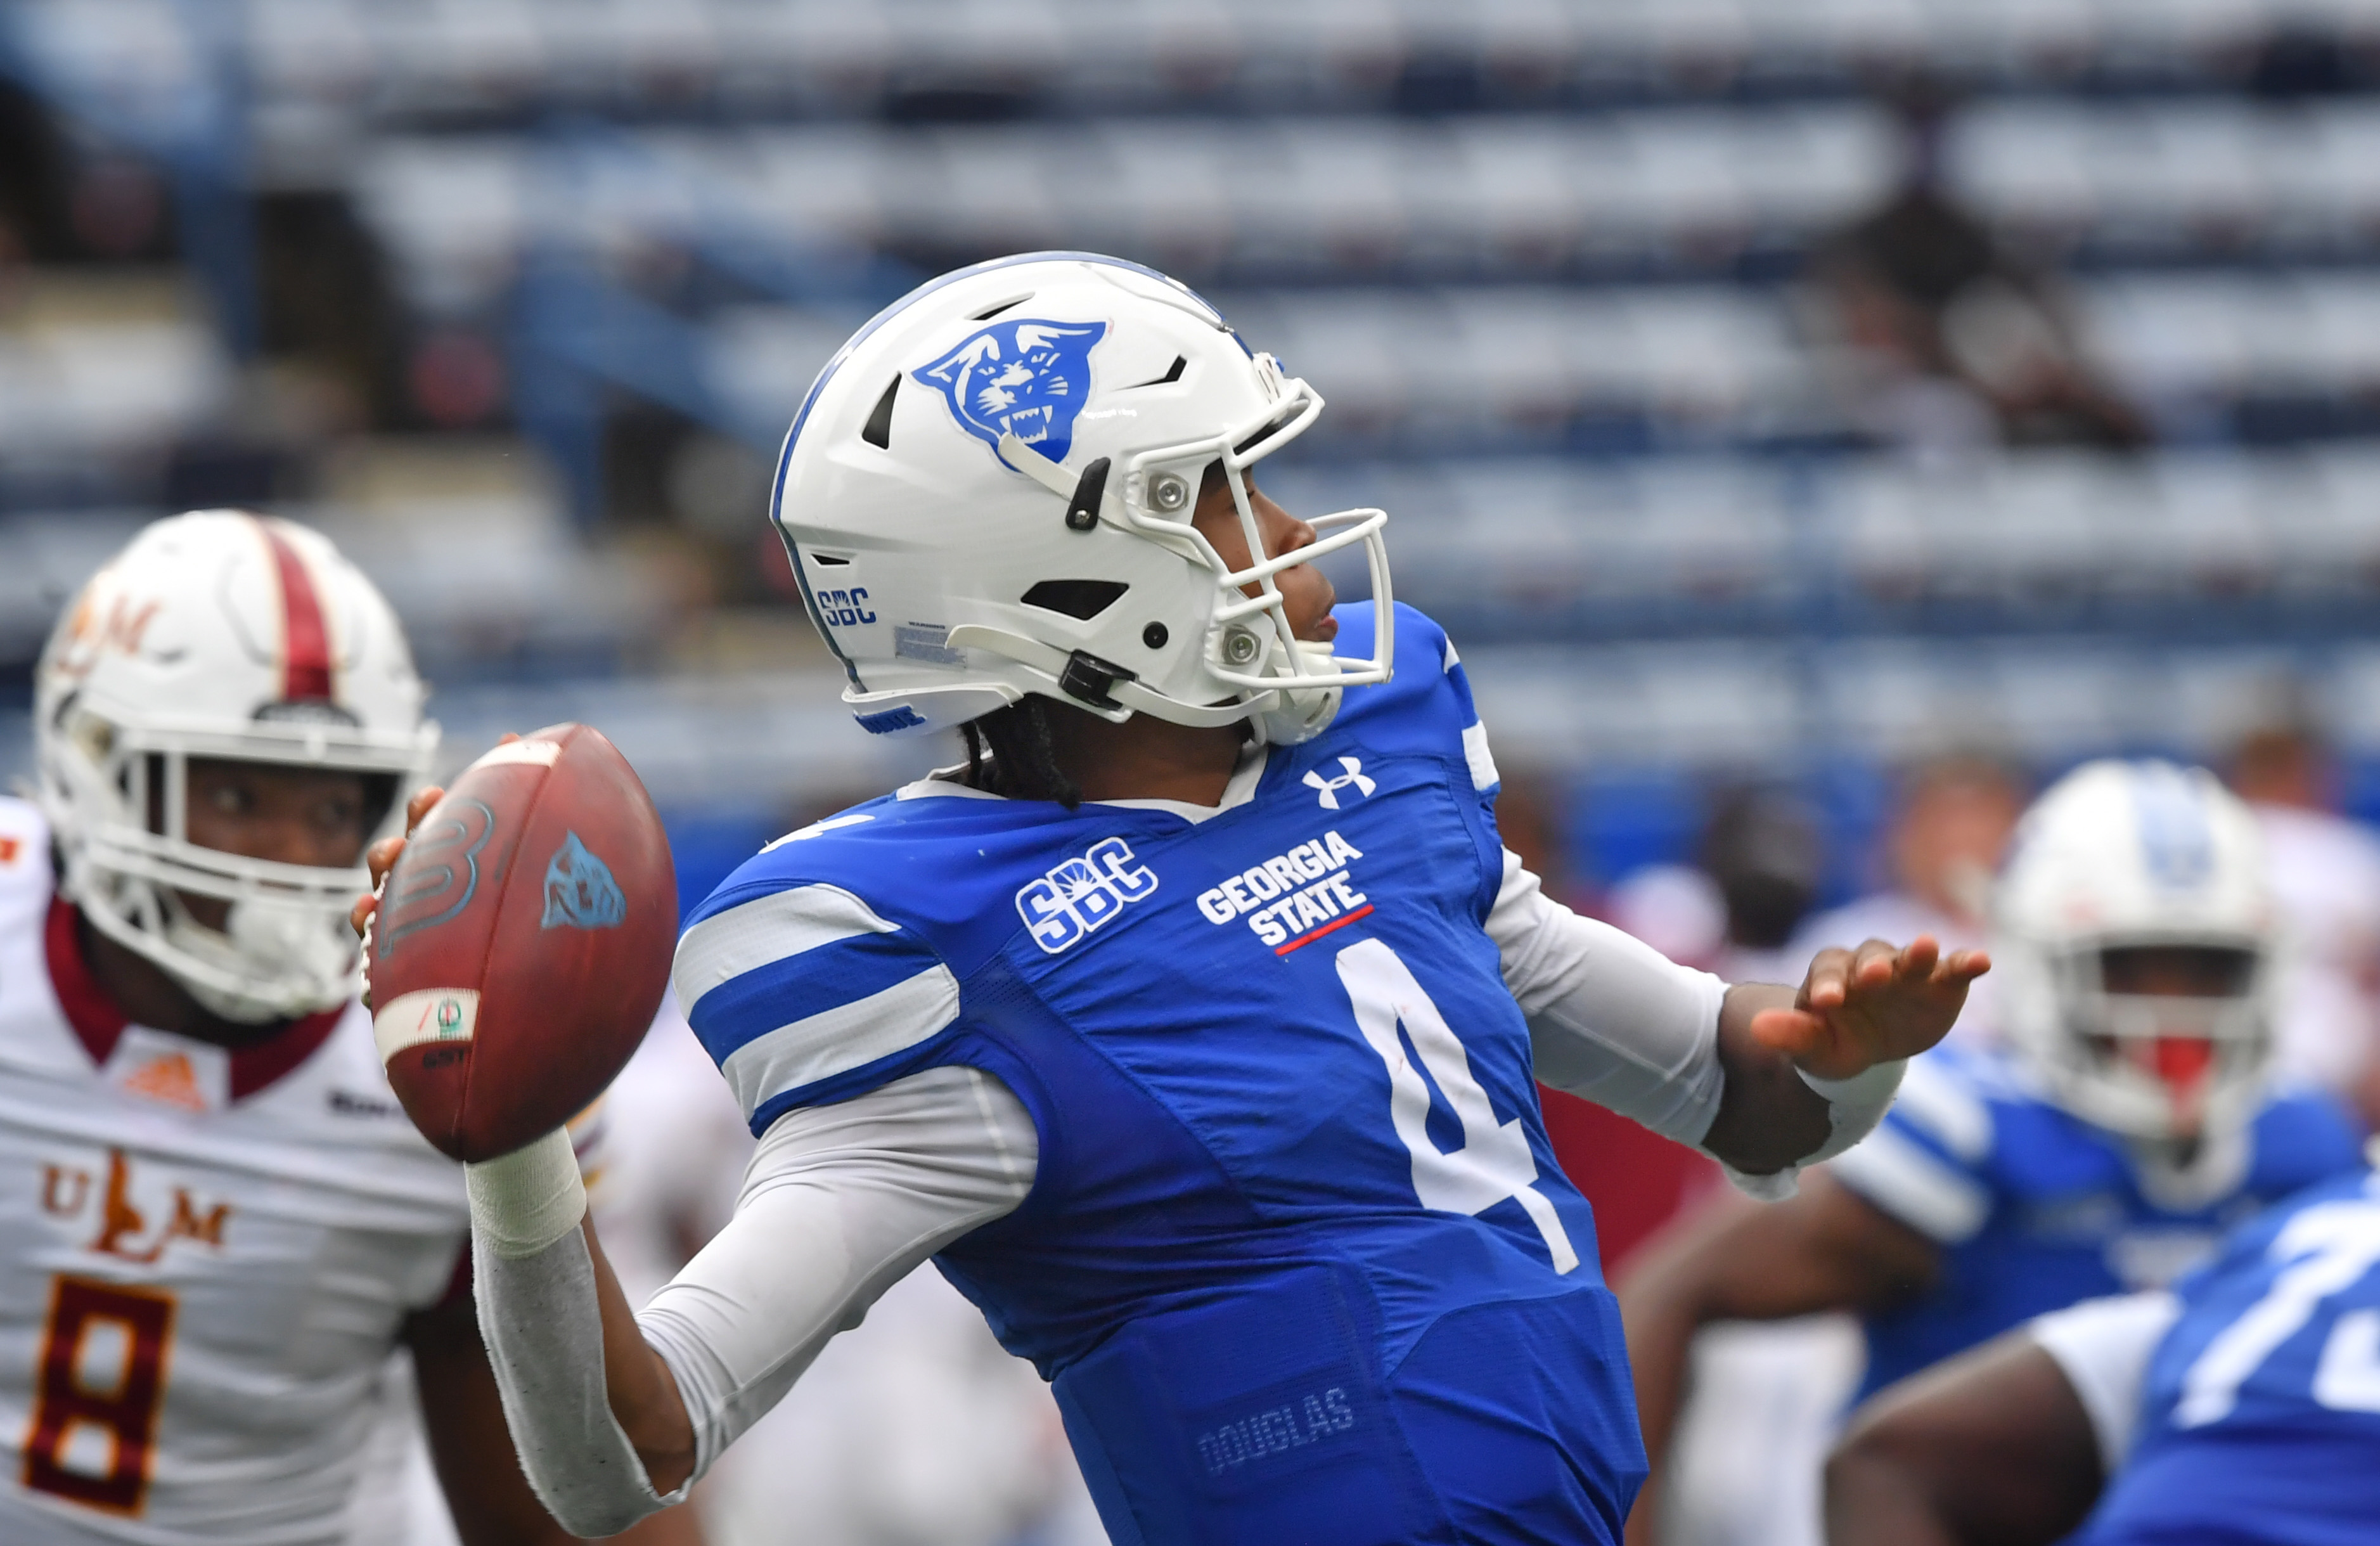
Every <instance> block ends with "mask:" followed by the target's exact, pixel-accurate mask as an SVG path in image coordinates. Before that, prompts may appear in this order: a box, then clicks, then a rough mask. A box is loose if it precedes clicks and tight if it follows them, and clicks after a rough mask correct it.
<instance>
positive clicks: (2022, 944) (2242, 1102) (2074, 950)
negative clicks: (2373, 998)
mask: <svg viewBox="0 0 2380 1546" xmlns="http://www.w3.org/2000/svg"><path fill="white" fill-rule="evenodd" d="M2275 919H2276V914H2275V911H2274V906H2273V901H2272V898H2271V895H2269V893H2268V892H2267V890H2266V887H2265V865H2264V852H2263V844H2262V840H2261V839H2260V837H2259V836H2258V834H2257V828H2256V822H2255V818H2254V816H2253V815H2252V814H2251V813H2250V811H2249V810H2248V808H2247V807H2246V806H2245V805H2243V804H2241V803H2240V800H2239V799H2238V798H2237V797H2234V796H2233V795H2232V794H2231V793H2230V792H2229V791H2228V790H2227V789H2225V788H2224V787H2223V785H2221V784H2219V783H2217V782H2216V778H2215V776H2214V775H2213V774H2212V773H2207V772H2206V771H2205V770H2204V769H2203V768H2182V767H2177V766H2175V765H2174V764H2172V763H2170V762H2157V761H2140V762H2127V761H2099V762H2092V763H2088V764H2086V765H2085V766H2083V767H2081V768H2078V769H2076V770H2075V771H2074V772H2073V773H2069V774H2068V775H2067V776H2066V777H2064V778H2062V779H2060V780H2058V783H2057V784H2056V785H2052V786H2051V787H2050V789H2049V790H2048V791H2047V792H2046V793H2045V794H2044V795H2043V796H2042V797H2040V798H2039V799H2038V800H2036V801H2034V805H2033V809H2032V810H2028V811H2027V812H2026V813H2025V816H2024V819H2023V821H2022V822H2021V823H2020V824H2019V825H2018V827H2017V833H2016V840H2015V844H2014V846H2013V847H2012V849H2011V852H2010V858H2009V861H2008V865H2007V867H2006V869H2005V870H2003V871H2002V874H2001V877H2000V882H1999V886H1998V893H1997V897H1996V906H1995V925H1996V932H1997V937H1996V939H1995V941H1994V943H1993V950H1992V956H1993V963H1994V965H1993V970H1994V975H1996V976H1998V977H2000V978H2002V979H2003V982H2002V984H2001V990H2000V992H2001V995H2002V996H2001V1001H2000V1002H2001V1004H2002V1006H2003V1012H2004V1014H2005V1016H2006V1028H2007V1031H2008V1034H2009V1035H2010V1038H2011V1039H2012V1040H2013V1041H2014V1042H2015V1044H2016V1046H2017V1048H2018V1049H2019V1051H2020V1052H2022V1053H2023V1054H2024V1055H2025V1056H2026V1057H2027V1058H2028V1059H2029V1060H2030V1061H2031V1062H2032V1064H2033V1065H2034V1067H2035V1068H2036V1069H2037V1070H2038V1071H2039V1072H2040V1073H2041V1074H2042V1075H2043V1077H2045V1078H2046V1080H2047V1082H2048V1084H2049V1086H2050V1089H2051V1090H2052V1092H2053V1093H2054V1094H2055V1096H2056V1097H2057V1099H2058V1102H2059V1103H2061V1104H2062V1105H2064V1106H2066V1107H2067V1109H2069V1110H2070V1111H2072V1112H2073V1113H2074V1114H2077V1115H2078V1116H2081V1117H2083V1119H2084V1120H2086V1121H2089V1122H2092V1123H2095V1124H2096V1125H2098V1126H2103V1127H2107V1128H2110V1129H2113V1130H2116V1131H2119V1132H2123V1133H2128V1134H2131V1135H2133V1136H2135V1137H2140V1138H2174V1137H2185V1136H2191V1135H2192V1134H2193V1133H2198V1132H2215V1133H2220V1132H2223V1131H2226V1130H2228V1129H2231V1128H2234V1127H2236V1126H2239V1125H2240V1124H2241V1123H2243V1122H2245V1121H2246V1120H2247V1119H2248V1118H2249V1117H2250V1116H2251V1115H2253V1113H2254V1110H2255V1107H2256V1104H2257V1102H2258V1100H2259V1098H2260V1096H2261V1093H2262V1090H2263V1088H2264V1081H2265V1073H2266V1071H2267V1068H2268V1066H2269V1065H2270V1063H2271V1058H2272V1050H2273V1038H2272V1023H2273V1016H2272V992H2273V979H2274V975H2275V972H2274V967H2275V960H2274V956H2275ZM2144 945H2148V946H2154V945H2169V946H2171V945H2178V946H2185V947H2192V948H2197V949H2203V950H2213V951H2224V952H2230V953H2236V955H2237V956H2238V963H2237V965H2238V970H2237V972H2236V974H2235V980H2234V982H2233V983H2232V987H2233V992H2229V993H2228V994H2224V995H2220V996H2213V997H2205V998H2197V997H2188V998H2184V997H2177V996H2163V997H2151V996H2148V995H2143V994H2130V993H2115V992H2108V991H2107V988H2106V986H2105V983H2104V981H2103V978H2102V975H2101V973H2102V967H2103V965H2104V963H2105V960H2106V954H2107V952H2108V951H2111V950H2120V949H2124V948H2127V947H2134V946H2144Z"/></svg>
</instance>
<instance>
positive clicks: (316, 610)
mask: <svg viewBox="0 0 2380 1546" xmlns="http://www.w3.org/2000/svg"><path fill="white" fill-rule="evenodd" d="M257 524H258V525H259V526H260V527H261V528H262V529H263V531H264V540H265V542H267V543H269V544H271V546H272V548H273V567H274V568H275V569H277V570H278V571H279V572H280V575H281V653H282V667H281V697H282V700H283V701H285V702H290V701H295V700H299V699H307V698H329V697H331V696H332V693H331V633H330V629H329V628H328V627H325V626H324V624H323V621H322V598H321V597H320V596H318V595H316V594H315V592H314V577H313V576H312V575H310V574H309V573H308V572H307V570H306V561H305V560H304V559H302V558H300V557H298V556H297V548H296V547H295V546H294V545H292V544H291V542H290V541H289V539H288V538H286V537H284V536H283V535H282V534H281V533H280V532H278V531H275V530H273V527H272V526H271V525H270V524H269V523H267V522H263V521H259V522H258V523H257Z"/></svg>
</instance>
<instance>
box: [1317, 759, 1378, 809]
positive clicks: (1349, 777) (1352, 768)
mask: <svg viewBox="0 0 2380 1546" xmlns="http://www.w3.org/2000/svg"><path fill="white" fill-rule="evenodd" d="M1339 765H1340V766H1341V767H1342V768H1344V769H1346V770H1347V771H1346V772H1345V773H1341V774H1340V775H1339V776H1338V777H1336V778H1325V777H1323V776H1322V772H1321V770H1320V769H1318V768H1309V769H1308V770H1306V774H1305V786H1306V787H1307V788H1309V789H1311V790H1313V791H1314V792H1315V795H1316V797H1318V799H1320V800H1321V802H1322V809H1323V810H1338V809H1339V791H1340V790H1342V789H1344V788H1346V787H1347V786H1348V785H1351V784H1352V785H1354V786H1355V797H1356V798H1357V799H1361V798H1363V797H1365V796H1366V795H1368V794H1370V793H1371V792H1372V791H1373V790H1374V789H1377V788H1378V787H1379V785H1377V784H1374V783H1373V782H1372V781H1371V780H1370V779H1368V778H1366V777H1365V776H1364V764H1363V763H1362V762H1360V761H1356V760H1355V759H1354V758H1353V757H1342V758H1341V759H1339Z"/></svg>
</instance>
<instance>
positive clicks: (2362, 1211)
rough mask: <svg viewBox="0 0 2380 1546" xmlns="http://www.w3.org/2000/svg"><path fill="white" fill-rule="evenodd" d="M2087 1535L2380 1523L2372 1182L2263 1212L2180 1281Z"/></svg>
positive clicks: (2343, 1542) (2196, 1536) (2370, 1527)
mask: <svg viewBox="0 0 2380 1546" xmlns="http://www.w3.org/2000/svg"><path fill="white" fill-rule="evenodd" d="M2177 1294H2178V1296H2179V1298H2180V1303H2181V1313H2180V1319H2178V1320H2177V1321H2175V1322H2174V1325H2173V1329H2172V1330H2171V1331H2169V1332H2168V1333H2166V1335H2165V1339H2164V1340H2163V1341H2162V1342H2160V1343H2159V1344H2158V1345H2157V1349H2156V1352H2155V1356H2154V1357H2152V1358H2151V1360H2150V1363H2149V1369H2148V1378H2147V1382H2146V1385H2145V1389H2144V1391H2143V1400H2142V1406H2141V1417H2142V1423H2141V1428H2140V1436H2139V1438H2138V1439H2137V1440H2136V1441H2135V1443H2134V1445H2133V1448H2132V1452H2131V1457H2130V1458H2129V1460H2128V1461H2127V1462H2126V1464H2125V1466H2124V1468H2123V1469H2122V1470H2121V1471H2119V1472H2118V1473H2117V1475H2116V1476H2115V1478H2114V1479H2112V1480H2111V1482H2110V1483H2109V1486H2108V1489H2107V1493H2106V1495H2105V1496H2103V1497H2102V1498H2101V1500H2100V1503H2099V1507H2098V1509H2097V1511H2096V1512H2095V1514H2094V1515H2093V1516H2092V1519H2091V1524H2090V1525H2089V1527H2088V1528H2085V1529H2084V1530H2083V1533H2082V1535H2081V1536H2080V1537H2078V1539H2079V1540H2082V1541H2083V1542H2085V1543H2087V1546H2180V1542H2184V1541H2189V1542H2207V1541H2238V1542H2249V1541H2254V1542H2263V1543H2265V1546H2364V1543H2366V1542H2369V1541H2371V1540H2374V1537H2375V1535H2380V1465H2375V1464H2374V1461H2375V1460H2380V1179H2375V1178H2374V1177H2373V1176H2372V1175H2369V1174H2364V1175H2352V1176H2345V1177H2341V1178H2339V1179H2337V1180H2334V1181H2332V1182H2331V1183H2329V1184H2328V1185H2326V1186H2323V1187H2316V1188H2314V1189H2313V1191H2311V1192H2308V1193H2305V1194H2304V1195H2302V1196H2301V1197H2299V1198H2297V1199H2294V1200H2292V1201H2290V1202H2289V1203H2287V1204H2285V1205H2283V1206H2281V1207H2278V1208H2276V1209H2274V1210H2273V1211H2271V1212H2270V1213H2269V1214H2267V1215H2265V1217H2263V1218H2261V1219H2258V1220H2257V1221H2256V1222H2255V1223H2253V1224H2252V1225H2251V1226H2249V1227H2248V1228H2246V1229H2244V1230H2241V1231H2240V1233H2239V1234H2237V1235H2235V1236H2232V1238H2231V1240H2230V1241H2229V1242H2228V1245H2227V1246H2226V1248H2225V1249H2224V1251H2223V1254H2222V1255H2221V1256H2220V1257H2219V1258H2218V1259H2217V1260H2215V1261H2214V1262H2212V1263H2210V1264H2209V1265H2208V1266H2207V1267H2206V1268H2205V1269H2204V1271H2202V1272H2197V1273H2194V1274H2192V1276H2191V1277H2190V1278H2189V1279H2187V1280H2185V1281H2184V1282H2183V1283H2182V1284H2180V1285H2178V1289H2177Z"/></svg>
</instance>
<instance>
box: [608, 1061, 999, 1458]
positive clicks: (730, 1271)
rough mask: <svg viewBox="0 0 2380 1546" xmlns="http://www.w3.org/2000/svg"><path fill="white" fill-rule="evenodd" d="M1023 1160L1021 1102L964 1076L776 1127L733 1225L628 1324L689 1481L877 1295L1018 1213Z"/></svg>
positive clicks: (788, 1117) (916, 1077) (948, 1073)
mask: <svg viewBox="0 0 2380 1546" xmlns="http://www.w3.org/2000/svg"><path fill="white" fill-rule="evenodd" d="M1039 1152H1040V1145H1039V1137H1038V1133H1037V1132H1036V1130H1035V1128H1034V1126H1033V1119H1032V1117H1031V1116H1030V1115H1029V1114H1027V1113H1026V1110H1025V1106H1024V1104H1023V1102H1020V1101H1018V1100H1017V1098H1016V1097H1015V1096H1014V1095H1013V1094H1011V1093H1010V1092H1009V1090H1008V1087H1007V1086H1006V1085H1003V1084H1002V1083H1001V1082H1000V1081H999V1080H997V1079H995V1078H992V1077H990V1076H989V1075H987V1074H983V1073H980V1072H978V1071H977V1070H975V1069H972V1068H936V1069H930V1070H929V1071H927V1072H925V1073H922V1074H913V1075H911V1076H910V1077H907V1078H905V1079H900V1080H896V1081H894V1082H893V1083H892V1084H888V1085H886V1086H884V1087H883V1088H882V1089H880V1090H873V1091H871V1092H869V1093H868V1094H867V1095H863V1096H861V1097H859V1098H858V1099H856V1100H853V1101H846V1102H842V1103H841V1104H838V1105H832V1106H819V1107H812V1108H807V1109H805V1110H801V1111H795V1112H789V1113H787V1114H785V1115H784V1116H783V1117H781V1118H779V1119H778V1121H777V1123H776V1125H775V1126H771V1128H770V1129H769V1131H768V1133H767V1135H766V1136H765V1137H764V1138H762V1139H761V1140H760V1147H759V1150H756V1151H755V1152H754V1154H753V1156H752V1163H751V1164H750V1166H749V1167H748V1168H747V1171H746V1172H745V1177H744V1191H743V1195H742V1196H740V1197H739V1198H737V1199H736V1202H735V1217H734V1218H733V1219H731V1220H729V1221H728V1224H727V1227H726V1228H724V1229H722V1230H721V1231H720V1233H719V1235H718V1236H717V1238H715V1239H713V1240H712V1241H711V1242H710V1244H709V1245H708V1246H705V1247H704V1248H702V1251H701V1253H700V1254H699V1255H698V1256H697V1257H696V1258H695V1259H694V1260H692V1261H690V1262H688V1263H686V1268H685V1270H684V1271H683V1272H679V1273H678V1275H677V1276H676V1277H675V1278H674V1279H673V1280H672V1281H671V1282H670V1283H669V1284H668V1285H667V1286H665V1287H663V1288H662V1290H661V1291H660V1292H659V1293H657V1294H655V1295H654V1296H653V1297H652V1301H651V1302H650V1304H648V1305H647V1306H646V1307H645V1308H644V1309H643V1310H642V1311H641V1312H640V1313H639V1314H638V1315H637V1324H638V1325H640V1326H641V1327H642V1328H643V1329H644V1333H645V1340H646V1341H648V1342H649V1343H650V1344H651V1345H653V1347H654V1349H655V1350H656V1351H658V1352H659V1353H660V1354H661V1355H662V1358H663V1360H665V1361H666V1362H667V1363H668V1364H669V1366H670V1369H671V1372H672V1373H673V1374H674V1375H675V1376H676V1378H677V1386H678V1394H680V1395H681V1396H682V1397H684V1399H685V1401H686V1415H687V1417H688V1418H691V1419H692V1420H693V1423H694V1436H695V1474H696V1475H697V1476H700V1475H701V1474H702V1473H703V1472H704V1471H705V1470H707V1469H709V1467H710V1464H711V1462H712V1461H714V1460H716V1459H717V1458H718V1457H719V1455H720V1452H721V1451H722V1450H724V1449H725V1448H726V1447H727V1446H728V1444H729V1443H733V1442H734V1440H735V1437H736V1436H737V1435H738V1434H740V1433H742V1432H743V1431H744V1430H746V1429H747V1428H749V1427H750V1426H751V1425H752V1424H753V1422H754V1421H756V1420H758V1418H759V1417H760V1416H761V1414H762V1413H764V1412H766V1411H768V1410H769V1408H770V1407H771V1406H775V1405H776V1404H777V1402H778V1400H779V1399H780V1398H781V1397H783V1395H784V1394H785V1392H786V1391H787V1390H788V1389H790V1388H791V1387H792V1385H793V1382H794V1381H795V1379H796V1378H797V1377H798V1376H799V1375H800V1374H801V1372H802V1371H803V1370H804V1369H807V1368H808V1367H809V1366H810V1362H811V1360H812V1359H814V1358H816V1357H818V1355H819V1351H820V1348H822V1347H824V1346H825V1345H826V1344H827V1341H828V1339H829V1338H831V1337H832V1336H833V1335H834V1333H837V1332H840V1331H844V1330H846V1329H848V1328H850V1327H852V1326H856V1325H857V1324H858V1323H859V1321H860V1318H861V1317H862V1316H863V1315H865V1314H867V1312H868V1306H870V1305H872V1304H874V1303H875V1302H876V1300H877V1298H878V1296H880V1295H881V1294H882V1293H883V1292H884V1291H885V1290H886V1289H887V1288H890V1287H891V1286H892V1284H895V1283H897V1282H899V1281H900V1280H901V1279H902V1278H904V1277H905V1276H907V1275H908V1273H909V1272H910V1271H911V1270H912V1269H914V1268H916V1267H917V1265H918V1264H919V1263H920V1262H922V1261H924V1260H926V1259H927V1258H928V1257H929V1256H931V1255H932V1254H933V1253H934V1252H936V1251H938V1250H940V1249H941V1248H943V1247H944V1246H946V1245H948V1244H950V1243H951V1242H952V1241H953V1240H955V1239H957V1238H958V1237H959V1236H962V1235H965V1234H966V1233H967V1232H968V1231H969V1230H971V1229H974V1228H976V1227H977V1226H978V1225H981V1224H986V1223H990V1222H991V1221H992V1220H994V1219H997V1218H1000V1217H1002V1215H1004V1214H1006V1213H1009V1212H1011V1211H1014V1209H1015V1207H1016V1205H1017V1204H1018V1203H1020V1202H1022V1201H1024V1200H1025V1196H1026V1193H1027V1192H1028V1191H1030V1190H1031V1189H1032V1187H1033V1177H1034V1174H1035V1171H1036V1168H1037V1165H1038V1159H1039Z"/></svg>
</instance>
